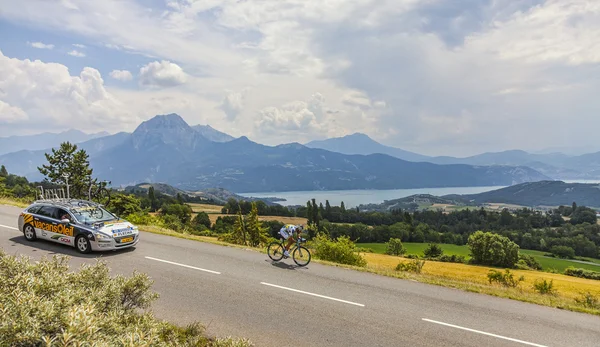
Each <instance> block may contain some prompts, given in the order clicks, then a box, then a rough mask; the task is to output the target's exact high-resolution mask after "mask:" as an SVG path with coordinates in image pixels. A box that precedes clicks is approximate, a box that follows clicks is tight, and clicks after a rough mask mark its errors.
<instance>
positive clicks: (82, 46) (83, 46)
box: [73, 43, 86, 48]
mask: <svg viewBox="0 0 600 347" xmlns="http://www.w3.org/2000/svg"><path fill="white" fill-rule="evenodd" d="M73 46H75V47H77V48H86V47H85V45H82V44H80V43H74V44H73Z"/></svg>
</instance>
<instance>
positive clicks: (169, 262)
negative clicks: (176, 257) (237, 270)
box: [145, 257, 221, 275]
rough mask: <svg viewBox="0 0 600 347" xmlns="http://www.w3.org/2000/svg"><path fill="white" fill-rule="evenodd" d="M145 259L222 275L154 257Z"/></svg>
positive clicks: (218, 273)
mask: <svg viewBox="0 0 600 347" xmlns="http://www.w3.org/2000/svg"><path fill="white" fill-rule="evenodd" d="M145 258H146V259H150V260H156V261H160V262H163V263H167V264H173V265H178V266H183V267H187V268H190V269H194V270H200V271H205V272H210V273H213V274H217V275H220V274H221V273H220V272H217V271H212V270H207V269H202V268H199V267H195V266H190V265H185V264H179V263H175V262H172V261H168V260H162V259H158V258H152V257H145Z"/></svg>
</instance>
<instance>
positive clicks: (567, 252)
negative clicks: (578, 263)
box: [550, 246, 575, 259]
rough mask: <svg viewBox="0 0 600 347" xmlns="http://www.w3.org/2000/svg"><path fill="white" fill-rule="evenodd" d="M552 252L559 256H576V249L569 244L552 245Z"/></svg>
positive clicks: (571, 257) (569, 257) (570, 257)
mask: <svg viewBox="0 0 600 347" xmlns="http://www.w3.org/2000/svg"><path fill="white" fill-rule="evenodd" d="M550 253H552V254H554V255H555V256H557V257H559V258H568V259H573V258H575V250H574V249H573V248H571V247H568V246H552V248H550Z"/></svg>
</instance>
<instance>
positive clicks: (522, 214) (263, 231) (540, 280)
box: [0, 151, 600, 314]
mask: <svg viewBox="0 0 600 347" xmlns="http://www.w3.org/2000/svg"><path fill="white" fill-rule="evenodd" d="M63 152H64V151H63ZM75 153H78V152H75ZM62 155H64V153H62ZM78 158H80V160H84V159H85V160H87V159H86V158H87V157H86V156H85V155H79V156H78ZM82 158H83V159H82ZM80 164H81V163H79V164H77V165H73V167H81V165H80ZM86 165H87V162H86ZM83 166H84V167H86V166H85V165H83ZM4 171H6V170H4ZM90 172H91V171H90ZM3 175H4V176H0V192H2V193H0V196H4V197H6V198H9V199H14V198H18V199H22V200H21V201H26V200H27V199H31V196H28V195H27V194H25V195H23V196H20V195H18V194H15V193H14V190H15V186H14V185H10V184H7V183H8V182H9V181H10V182H13V184H14V182H17V181H19V180H17V179H15V178H12V179H11V180H7V179H6V177H9V176H10V175H9V174H8V172H5V173H4V174H3ZM56 177H58V178H56V179H52V178H51V177H50V178H49V179H48V180H47V182H44V184H54V185H59V184H61V182H60V176H56ZM23 180H24V179H23ZM23 180H20V181H19V182H20V184H21V185H23V184H24V185H27V184H29V183H27V182H26V180H25V181H23ZM29 186H30V187H33V185H32V184H29ZM17 191H20V192H23V191H27V189H26V188H23V189H20V190H19V189H17ZM111 196H112V198H111V201H110V204H109V205H108V206H107V207H108V208H109V209H110V210H111V211H113V212H114V213H116V214H118V215H119V216H121V217H123V218H126V219H128V220H129V221H131V222H132V223H135V224H137V225H139V226H140V227H141V229H142V230H144V231H150V232H156V233H162V234H166V235H172V236H177V237H183V238H189V239H195V240H201V241H208V242H213V243H218V244H225V245H231V246H234V247H244V248H254V249H257V250H260V251H262V252H264V251H265V250H264V248H265V246H266V245H267V244H268V243H269V242H270V241H272V240H273V239H274V238H277V237H278V236H277V232H278V231H279V230H280V228H281V227H282V226H283V225H284V223H288V222H289V221H290V220H294V221H298V222H300V223H301V224H304V223H302V222H304V221H305V222H306V224H305V225H306V226H307V229H306V231H307V232H306V234H305V235H304V237H306V238H307V239H308V242H307V244H306V246H307V247H309V248H310V249H311V251H312V252H313V255H314V257H315V259H316V260H317V261H321V262H323V263H327V264H332V265H338V266H345V267H350V268H353V269H357V270H360V271H369V272H375V273H379V274H382V275H387V276H393V277H399V278H410V279H414V280H417V281H422V282H426V283H431V284H437V285H443V286H448V287H454V288H460V289H464V290H469V291H474V292H479V293H486V294H490V295H496V296H501V297H507V298H511V299H517V300H522V301H527V302H532V303H538V304H542V305H547V306H552V307H561V308H565V309H571V310H575V311H582V312H589V313H594V314H600V308H599V307H597V302H598V300H600V289H599V287H598V281H597V280H596V279H595V278H596V276H597V274H599V273H600V267H596V265H594V263H598V264H600V259H598V257H599V253H598V251H599V246H600V225H598V224H597V219H596V214H595V212H594V211H593V210H591V209H589V208H586V207H584V206H577V205H576V204H575V203H573V205H572V206H567V207H565V206H560V207H558V208H556V209H554V210H552V211H549V212H548V213H541V212H539V211H533V210H529V209H519V210H515V211H512V212H511V211H508V210H507V209H503V210H502V211H500V212H490V211H486V210H483V209H479V210H477V209H474V210H470V209H464V210H459V211H454V212H450V213H442V212H441V211H412V212H409V211H402V210H392V211H389V212H366V211H360V210H359V209H346V208H345V206H344V204H343V203H342V204H341V205H340V206H339V207H338V206H331V205H330V204H329V203H328V202H326V204H325V206H323V204H319V205H317V204H316V202H315V200H314V199H312V200H311V201H308V202H307V204H306V206H301V207H297V208H293V209H291V208H286V207H282V206H268V205H267V204H266V203H264V202H262V201H258V202H246V201H236V200H234V199H230V200H229V201H228V202H227V203H226V204H225V205H224V206H217V205H214V204H206V203H200V202H198V201H194V200H193V199H191V198H190V197H189V196H187V195H185V194H183V195H182V194H181V193H179V194H176V195H175V196H171V195H167V194H162V193H159V192H157V191H155V189H154V187H152V186H149V187H148V189H138V190H135V191H133V192H130V193H124V192H119V191H115V190H113V191H112V192H111ZM565 219H568V221H566V220H565ZM586 262H590V263H592V264H588V263H586ZM575 266H576V268H574V269H571V270H568V268H569V267H575ZM540 270H543V271H545V272H542V271H540ZM594 270H598V271H594ZM563 273H564V274H563Z"/></svg>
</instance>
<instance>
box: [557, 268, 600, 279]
mask: <svg viewBox="0 0 600 347" xmlns="http://www.w3.org/2000/svg"><path fill="white" fill-rule="evenodd" d="M565 275H567V276H573V277H581V278H587V279H590V280H600V272H596V271H592V270H586V269H581V268H574V267H572V266H569V267H568V268H566V269H565Z"/></svg>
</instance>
